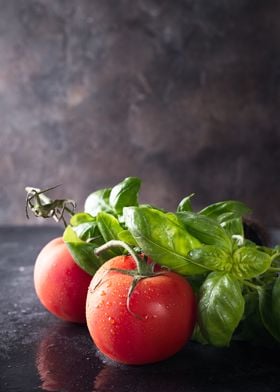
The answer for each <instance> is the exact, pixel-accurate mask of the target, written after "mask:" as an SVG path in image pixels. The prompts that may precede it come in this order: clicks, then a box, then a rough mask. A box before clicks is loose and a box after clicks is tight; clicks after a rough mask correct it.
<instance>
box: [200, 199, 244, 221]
mask: <svg viewBox="0 0 280 392" xmlns="http://www.w3.org/2000/svg"><path fill="white" fill-rule="evenodd" d="M228 212H233V213H234V214H235V216H236V217H238V216H239V217H241V216H244V215H246V214H248V213H250V212H251V210H250V209H249V208H248V207H247V206H246V205H245V204H244V203H242V202H240V201H235V200H227V201H220V202H218V203H214V204H211V205H209V206H207V207H205V208H203V209H202V210H201V211H200V212H199V213H200V214H201V215H205V216H208V217H209V218H212V219H218V218H219V216H221V215H223V214H225V213H228Z"/></svg>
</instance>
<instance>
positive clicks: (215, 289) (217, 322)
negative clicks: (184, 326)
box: [198, 272, 244, 346]
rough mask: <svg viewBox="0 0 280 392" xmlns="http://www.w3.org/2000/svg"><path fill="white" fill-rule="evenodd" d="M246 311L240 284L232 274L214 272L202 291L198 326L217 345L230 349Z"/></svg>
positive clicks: (207, 338) (209, 340)
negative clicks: (232, 338) (229, 346)
mask: <svg viewBox="0 0 280 392" xmlns="http://www.w3.org/2000/svg"><path fill="white" fill-rule="evenodd" d="M243 312H244V298H243V296H242V291H241V287H240V283H239V282H238V280H237V279H235V278H234V277H232V276H231V275H230V274H228V273H223V272H211V274H210V275H208V277H207V279H206V280H205V282H204V283H203V285H202V286H201V289H200V295H199V303H198V323H199V326H200V329H201V332H202V334H203V336H204V337H205V338H206V340H207V341H208V342H209V343H210V344H212V345H214V346H228V345H229V343H230V340H231V337H232V334H233V332H234V330H235V329H236V327H237V325H238V324H239V322H240V320H241V318H242V315H243Z"/></svg>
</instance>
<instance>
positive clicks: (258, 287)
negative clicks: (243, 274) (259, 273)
mask: <svg viewBox="0 0 280 392" xmlns="http://www.w3.org/2000/svg"><path fill="white" fill-rule="evenodd" d="M242 283H243V284H244V285H245V286H248V287H251V288H252V289H254V290H257V291H259V290H261V286H258V285H256V284H254V283H252V282H248V280H243V281H242Z"/></svg>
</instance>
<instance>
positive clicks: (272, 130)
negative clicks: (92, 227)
mask: <svg viewBox="0 0 280 392" xmlns="http://www.w3.org/2000/svg"><path fill="white" fill-rule="evenodd" d="M0 6H1V7H0V9H1V12H0V124H1V128H0V184H1V188H0V224H26V223H27V221H26V219H25V215H24V198H25V192H24V187H25V186H26V185H32V186H36V187H49V186H52V185H56V184H60V183H62V184H63V187H62V188H61V189H60V190H57V191H56V195H57V196H63V195H66V196H69V197H71V198H74V199H76V200H77V201H78V206H79V209H82V208H83V202H84V200H85V197H86V196H87V194H88V193H89V192H91V191H93V190H95V189H97V188H101V187H104V186H111V185H113V184H115V183H117V182H118V181H120V180H121V179H123V178H124V177H126V176H130V175H133V176H140V177H141V178H142V179H143V186H142V193H141V201H143V202H149V203H156V204H158V205H159V206H161V207H165V208H169V209H171V210H172V209H174V208H175V207H176V205H177V203H178V201H179V200H180V199H181V198H182V197H183V196H185V195H187V194H188V193H191V192H195V193H196V197H195V199H194V203H195V208H200V207H201V206H203V205H205V204H207V203H210V202H214V201H218V200H222V199H228V198H234V199H240V200H242V201H244V202H246V203H247V204H248V205H249V206H251V207H252V208H253V210H254V211H255V216H256V217H257V218H258V219H259V220H260V221H262V222H264V223H265V224H267V225H270V226H280V181H279V180H280V175H279V173H280V150H279V148H280V129H279V127H280V125H279V120H280V112H279V101H280V100H279V93H280V90H279V81H280V24H279V14H280V2H279V1H270V0H267V1H261V0H260V1H256V0H234V1H232V0H211V1H205V0H204V1H202V0H184V1H183V0H181V1H180V0H173V1H171V0H169V1H167V0H166V1H164V0H162V1H159V0H157V1H156V0H134V1H131V0H119V1H116V0H99V1H98V0H79V1H76V0H60V1H58V0H25V1H24V0H0ZM34 222H35V219H34V220H33V219H32V220H31V222H30V223H34ZM36 222H37V221H36ZM37 223H39V222H37Z"/></svg>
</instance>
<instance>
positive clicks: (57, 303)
mask: <svg viewBox="0 0 280 392" xmlns="http://www.w3.org/2000/svg"><path fill="white" fill-rule="evenodd" d="M91 279H92V276H91V275H89V274H87V273H86V272H85V271H83V270H82V269H81V268H80V267H79V266H78V265H77V264H76V263H75V262H74V260H73V257H72V256H71V254H70V252H69V250H68V249H67V246H66V244H65V243H64V241H63V238H62V237H59V238H55V239H53V240H52V241H50V242H49V243H48V244H47V245H46V246H45V247H44V248H43V249H42V250H41V252H40V253H39V255H38V257H37V259H36V262H35V266H34V286H35V291H36V294H37V296H38V298H39V300H40V302H41V303H42V305H43V306H44V307H45V308H46V309H47V310H48V311H49V312H51V313H52V314H54V315H55V316H57V317H58V318H60V319H62V320H65V321H71V322H76V323H85V321H86V318H85V304H86V296H87V290H88V286H89V284H90V281H91Z"/></svg>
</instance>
